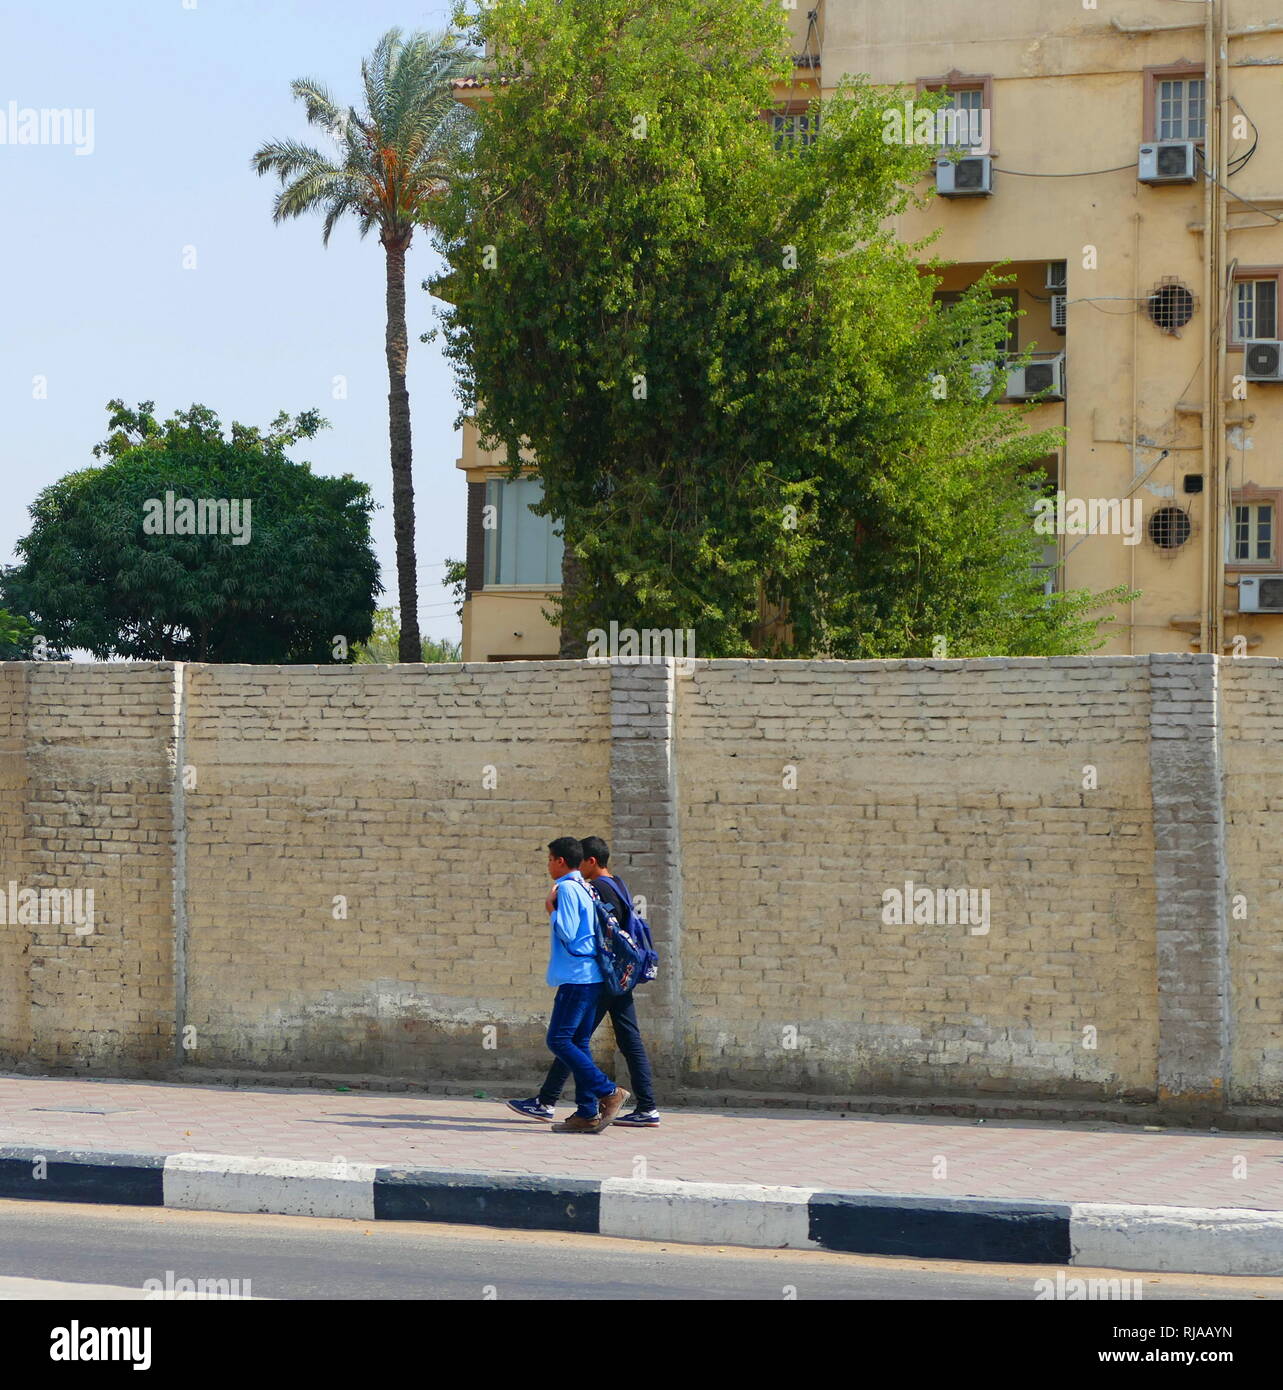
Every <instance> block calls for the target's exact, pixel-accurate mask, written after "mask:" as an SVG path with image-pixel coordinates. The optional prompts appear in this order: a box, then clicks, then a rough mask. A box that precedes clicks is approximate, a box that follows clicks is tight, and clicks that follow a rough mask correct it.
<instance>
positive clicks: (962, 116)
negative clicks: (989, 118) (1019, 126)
mask: <svg viewBox="0 0 1283 1390" xmlns="http://www.w3.org/2000/svg"><path fill="white" fill-rule="evenodd" d="M984 102H985V89H984V88H983V87H964V88H962V90H961V91H956V92H954V91H951V92H950V93H949V104H948V105H947V106H946V107H945V111H946V112H951V113H954V114H953V115H952V116H950V117H947V118H946V119H945V122H944V126H945V132H946V144H948V145H950V146H952V147H953V148H954V149H982V148H984V147H985V146H986V145H987V144H988V143H989V141H988V138H987V135H988V132H987V131H986V129H985V120H986V117H985V114H984Z"/></svg>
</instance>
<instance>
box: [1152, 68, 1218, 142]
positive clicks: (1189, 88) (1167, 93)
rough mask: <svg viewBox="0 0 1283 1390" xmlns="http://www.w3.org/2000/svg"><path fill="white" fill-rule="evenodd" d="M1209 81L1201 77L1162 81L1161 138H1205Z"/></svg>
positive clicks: (1159, 128)
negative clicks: (1206, 94)
mask: <svg viewBox="0 0 1283 1390" xmlns="http://www.w3.org/2000/svg"><path fill="white" fill-rule="evenodd" d="M1206 86H1207V84H1206V82H1205V81H1204V79H1203V78H1201V77H1168V78H1164V79H1162V80H1161V81H1160V82H1159V84H1158V93H1157V104H1158V138H1159V139H1160V140H1201V139H1203V137H1204V135H1205V134H1206V133H1207V116H1206V111H1205V109H1204V95H1203V94H1204V91H1205V89H1206Z"/></svg>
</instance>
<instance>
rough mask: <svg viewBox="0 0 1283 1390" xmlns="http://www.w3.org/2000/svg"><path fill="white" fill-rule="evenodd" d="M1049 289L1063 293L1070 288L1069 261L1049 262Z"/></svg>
mask: <svg viewBox="0 0 1283 1390" xmlns="http://www.w3.org/2000/svg"><path fill="white" fill-rule="evenodd" d="M1046 287H1047V289H1049V290H1055V291H1057V292H1058V293H1060V294H1063V293H1064V292H1065V291H1066V290H1067V289H1068V288H1069V262H1068V261H1048V262H1047V286H1046Z"/></svg>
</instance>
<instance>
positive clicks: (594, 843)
mask: <svg viewBox="0 0 1283 1390" xmlns="http://www.w3.org/2000/svg"><path fill="white" fill-rule="evenodd" d="M579 843H580V844H581V845H582V846H583V851H584V858H585V859H595V860H596V861H597V862H598V863H599V864H600V865H601V867H602V868H603V869H604V868H605V867H606V865H607V864H609V863H610V846H609V845H608V844H607V843H606V842H605V840H603V839H602V838H601V836H600V835H585V836H584V838H583V839H582V840H581V841H580V842H579Z"/></svg>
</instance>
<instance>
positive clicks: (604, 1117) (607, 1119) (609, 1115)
mask: <svg viewBox="0 0 1283 1390" xmlns="http://www.w3.org/2000/svg"><path fill="white" fill-rule="evenodd" d="M627 1099H628V1092H627V1091H625V1090H624V1088H623V1087H622V1086H616V1087H615V1089H614V1090H613V1091H612V1092H611V1093H610V1095H608V1096H602V1098H601V1109H600V1110H599V1111H598V1112H597V1124H596V1128H595V1130H594V1133H597V1134H600V1133H601V1132H602V1130H603V1129H609V1128H610V1126H611V1125H612V1124H614V1122H615V1116H616V1115H618V1114H619V1112H620V1111H621V1110H622V1109H623V1108H624V1102H625V1101H626V1100H627Z"/></svg>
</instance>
